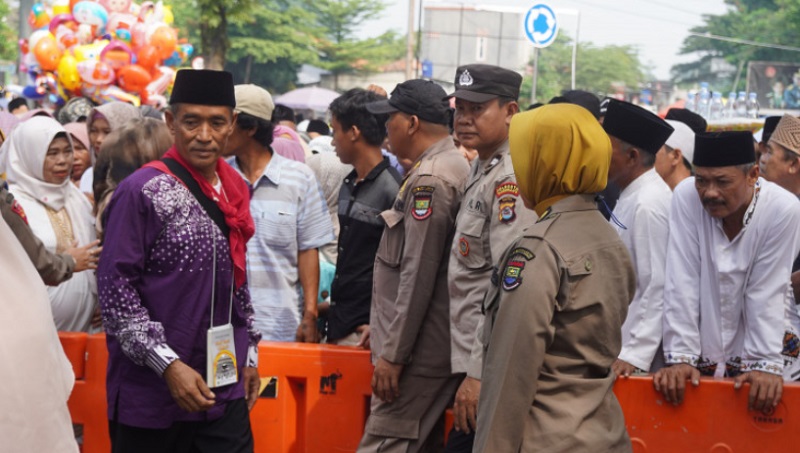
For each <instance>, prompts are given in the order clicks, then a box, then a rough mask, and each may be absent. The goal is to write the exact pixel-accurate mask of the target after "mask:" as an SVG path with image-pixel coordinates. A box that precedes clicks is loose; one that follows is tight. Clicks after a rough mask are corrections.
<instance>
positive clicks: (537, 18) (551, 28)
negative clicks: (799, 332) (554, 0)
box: [525, 3, 558, 47]
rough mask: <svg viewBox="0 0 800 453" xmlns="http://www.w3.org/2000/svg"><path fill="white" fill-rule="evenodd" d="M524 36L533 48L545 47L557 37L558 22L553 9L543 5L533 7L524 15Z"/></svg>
mask: <svg viewBox="0 0 800 453" xmlns="http://www.w3.org/2000/svg"><path fill="white" fill-rule="evenodd" d="M525 36H527V37H528V40H529V41H530V42H532V43H533V46H534V47H547V46H549V45H550V44H552V43H553V41H555V40H556V36H558V21H557V20H556V13H554V12H553V9H552V8H550V7H549V6H547V5H545V4H544V3H539V4H538V5H534V6H532V7H531V9H529V10H528V14H526V15H525Z"/></svg>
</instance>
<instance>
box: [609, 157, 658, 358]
mask: <svg viewBox="0 0 800 453" xmlns="http://www.w3.org/2000/svg"><path fill="white" fill-rule="evenodd" d="M671 200H672V191H671V190H670V188H669V186H668V185H667V183H665V182H664V180H663V179H661V177H660V176H659V175H658V173H656V171H655V169H650V170H648V171H647V172H645V173H644V174H642V175H641V176H639V177H638V178H636V179H635V180H633V182H632V183H631V184H630V185H628V187H626V188H625V189H624V190H623V191H622V193H620V196H619V201H617V205H616V206H615V207H614V216H615V217H616V218H617V219H618V220H619V221H620V223H622V224H623V225H625V228H622V227H620V226H619V225H616V224H615V223H613V222H612V226H614V227H615V228H616V230H617V232H618V233H619V236H620V239H622V242H623V243H624V244H625V246H626V247H627V248H628V252H629V253H630V255H631V260H632V261H633V266H634V268H635V269H636V294H635V295H634V296H633V301H631V304H630V307H628V317H627V318H626V319H625V323H624V324H623V325H622V351H620V354H619V358H620V359H621V360H624V361H626V362H628V363H630V364H631V365H633V366H635V367H637V368H640V369H642V370H645V371H650V370H651V365H652V364H653V359H654V358H655V356H656V353H657V352H658V346H659V345H660V344H661V315H662V313H663V302H664V268H665V266H666V260H667V256H666V255H667V238H668V236H669V207H670V201H671Z"/></svg>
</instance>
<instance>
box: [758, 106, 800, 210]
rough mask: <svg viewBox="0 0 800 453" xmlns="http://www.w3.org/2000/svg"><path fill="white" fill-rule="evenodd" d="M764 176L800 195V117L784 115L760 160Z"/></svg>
mask: <svg viewBox="0 0 800 453" xmlns="http://www.w3.org/2000/svg"><path fill="white" fill-rule="evenodd" d="M759 167H760V168H761V173H762V176H764V178H765V179H767V180H768V181H772V182H774V183H775V184H778V185H779V186H781V187H783V188H784V189H786V190H788V191H789V192H791V193H793V194H795V195H797V196H800V119H797V118H795V117H793V116H791V115H784V116H783V118H781V120H780V122H778V126H777V127H776V128H775V132H773V133H772V136H771V137H770V139H769V141H768V142H767V152H765V153H764V154H762V155H761V160H760V161H759Z"/></svg>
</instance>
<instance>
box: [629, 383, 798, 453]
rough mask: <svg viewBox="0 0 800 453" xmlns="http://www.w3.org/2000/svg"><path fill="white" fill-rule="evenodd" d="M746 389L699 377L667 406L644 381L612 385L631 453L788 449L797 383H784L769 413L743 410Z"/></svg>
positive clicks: (795, 430) (790, 448) (794, 428)
mask: <svg viewBox="0 0 800 453" xmlns="http://www.w3.org/2000/svg"><path fill="white" fill-rule="evenodd" d="M749 391H750V386H749V385H745V386H744V387H743V388H742V389H740V390H734V389H733V380H730V379H726V380H722V379H720V380H715V379H703V380H701V381H700V386H698V387H692V386H691V385H688V390H687V392H686V397H685V399H684V402H683V404H682V405H680V406H673V405H671V404H669V403H667V402H666V401H665V400H664V398H663V397H662V395H661V394H660V393H656V392H655V390H654V389H653V380H652V378H649V377H632V378H629V379H620V380H618V381H617V383H616V385H615V386H614V393H615V394H616V395H617V398H618V399H619V402H620V404H622V409H623V411H624V412H625V424H626V426H627V427H628V434H629V435H630V437H631V441H632V442H633V451H634V453H645V452H647V453H662V452H663V453H668V452H669V453H672V452H697V453H701V452H702V453H706V452H708V453H734V452H736V453H738V452H752V451H762V452H788V451H794V450H795V448H797V447H796V446H794V447H793V446H792V445H795V444H794V442H796V440H795V437H796V436H797V433H798V432H800V412H798V411H800V384H797V383H787V384H785V385H784V388H783V400H782V401H781V403H780V404H779V405H778V407H777V408H776V409H775V411H773V412H772V413H770V414H768V415H767V414H764V413H762V412H755V411H748V410H747V395H748V392H749Z"/></svg>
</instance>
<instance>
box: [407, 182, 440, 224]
mask: <svg viewBox="0 0 800 453" xmlns="http://www.w3.org/2000/svg"><path fill="white" fill-rule="evenodd" d="M433 190H434V188H433V187H431V186H419V187H414V189H412V190H411V194H412V195H413V197H414V207H413V209H412V210H411V216H412V217H414V218H415V219H417V220H425V219H427V218H428V217H430V216H431V214H433V206H432V205H431V202H432V201H433Z"/></svg>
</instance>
